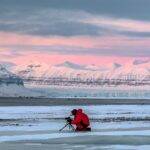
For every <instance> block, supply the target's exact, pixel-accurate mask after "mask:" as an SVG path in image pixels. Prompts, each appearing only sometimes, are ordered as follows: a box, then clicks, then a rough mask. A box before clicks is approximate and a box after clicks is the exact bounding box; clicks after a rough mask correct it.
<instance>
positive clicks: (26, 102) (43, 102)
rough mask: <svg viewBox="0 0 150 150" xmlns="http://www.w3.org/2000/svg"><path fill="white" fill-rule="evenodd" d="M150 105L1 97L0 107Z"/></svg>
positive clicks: (149, 101) (146, 102)
mask: <svg viewBox="0 0 150 150" xmlns="http://www.w3.org/2000/svg"><path fill="white" fill-rule="evenodd" d="M58 105H68V106H69V105H150V99H95V98H22V97H19V98H18V97H13V98H11V97H7V98H4V97H0V106H58Z"/></svg>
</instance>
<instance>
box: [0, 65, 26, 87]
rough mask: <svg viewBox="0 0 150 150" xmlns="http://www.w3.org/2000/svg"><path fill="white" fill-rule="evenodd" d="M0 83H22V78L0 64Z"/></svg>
mask: <svg viewBox="0 0 150 150" xmlns="http://www.w3.org/2000/svg"><path fill="white" fill-rule="evenodd" d="M1 84H7V85H8V84H17V85H23V80H22V79H21V78H20V77H18V76H16V75H15V74H13V73H11V72H10V71H8V70H7V69H6V68H5V67H3V66H2V65H0V85H1Z"/></svg>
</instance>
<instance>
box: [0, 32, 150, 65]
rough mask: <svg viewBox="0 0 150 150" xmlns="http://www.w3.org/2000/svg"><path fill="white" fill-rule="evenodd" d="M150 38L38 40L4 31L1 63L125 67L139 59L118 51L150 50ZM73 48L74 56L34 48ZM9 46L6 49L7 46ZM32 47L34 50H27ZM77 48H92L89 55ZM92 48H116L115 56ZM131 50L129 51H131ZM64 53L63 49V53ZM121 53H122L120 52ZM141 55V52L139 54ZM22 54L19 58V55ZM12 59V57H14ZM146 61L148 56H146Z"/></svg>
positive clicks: (55, 38)
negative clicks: (140, 48) (94, 50)
mask: <svg viewBox="0 0 150 150" xmlns="http://www.w3.org/2000/svg"><path fill="white" fill-rule="evenodd" d="M149 41H150V39H149V38H145V39H134V38H132V40H131V39H130V38H127V37H124V36H102V37H88V36H78V37H77V36H75V37H54V36H53V37H38V36H29V35H19V34H14V33H5V32H0V60H1V61H10V62H14V63H16V64H23V63H28V62H31V61H32V62H34V61H35V62H44V63H48V64H51V65H53V64H59V63H62V62H64V61H71V62H74V63H80V64H96V65H102V64H103V65H105V64H106V63H111V62H118V63H122V64H125V63H126V62H129V61H133V59H136V57H131V56H117V54H116V53H115V50H116V48H118V49H119V48H123V49H125V50H126V48H134V49H135V48H137V49H138V48H139V47H143V48H148V47H150V42H149ZM58 45H59V46H69V47H72V53H69V54H66V53H64V54H62V53H59V52H55V51H53V53H52V52H49V50H48V49H47V50H44V51H42V50H41V51H36V50H33V49H32V46H37V47H38V46H58ZM5 46H6V47H5ZM14 46H22V47H20V49H19V50H18V49H17V50H14V51H12V50H13V47H14ZM26 46H30V47H26ZM74 47H79V48H84V49H85V50H86V49H90V50H89V51H86V52H85V53H83V52H82V53H81V54H80V53H79V54H77V55H76V54H74V52H73V51H76V49H73V48H74ZM92 48H93V49H95V48H98V49H100V50H101V49H103V51H105V50H107V49H112V50H113V49H114V55H113V54H111V55H109V54H108V56H107V55H103V54H102V55H97V54H96V53H94V52H93V54H91V51H92ZM127 50H128V49H127ZM61 51H62V52H63V48H62V50H61ZM120 51H121V50H120ZM88 52H89V53H88ZM137 53H138V51H137ZM17 54H19V55H17ZM11 56H12V57H11ZM142 58H144V57H142ZM145 58H146V57H145Z"/></svg>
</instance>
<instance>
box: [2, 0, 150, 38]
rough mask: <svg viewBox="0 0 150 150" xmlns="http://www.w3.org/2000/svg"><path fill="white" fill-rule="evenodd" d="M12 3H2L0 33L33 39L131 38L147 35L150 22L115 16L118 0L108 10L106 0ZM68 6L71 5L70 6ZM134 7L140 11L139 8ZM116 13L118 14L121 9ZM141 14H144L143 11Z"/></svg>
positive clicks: (149, 31) (15, 0)
mask: <svg viewBox="0 0 150 150" xmlns="http://www.w3.org/2000/svg"><path fill="white" fill-rule="evenodd" d="M6 1H7V0H6ZM12 1H13V3H12ZM12 1H11V2H9V3H8V4H7V5H6V2H5V1H3V0H2V3H1V6H0V8H1V10H0V12H1V16H0V31H3V32H14V33H19V34H26V35H34V36H66V37H68V36H81V35H83V36H86V35H87V36H104V35H110V34H112V35H117V34H120V35H126V36H135V37H149V36H150V19H149V20H147V21H146V20H143V19H142V20H141V18H136V19H135V18H132V17H130V14H128V16H127V17H125V16H124V15H122V16H118V15H116V12H118V13H119V10H120V8H118V7H117V6H116V7H115V6H114V5H115V3H117V4H120V6H121V7H122V3H121V2H119V1H118V0H116V1H114V0H112V1H114V4H113V6H112V7H110V6H108V4H109V5H110V4H111V3H112V1H109V2H108V0H105V2H104V1H103V0H102V1H101V2H98V1H97V0H94V1H95V3H92V4H91V3H90V2H89V1H88V2H87V3H86V5H85V6H84V5H83V4H84V3H85V1H84V0H83V2H81V1H78V0H77V1H76V2H73V1H72V0H71V1H70V2H69V1H67V0H65V1H64V3H63V4H62V3H60V1H59V0H56V1H53V0H49V1H48V0H44V1H41V0H37V1H35V0H33V1H32V2H30V3H29V1H28V0H27V1H22V0H21V1H17V0H12ZM127 1H128V0H127ZM133 1H134V0H132V2H131V3H133ZM17 2H18V3H17ZM65 4H66V5H65ZM69 4H70V5H69ZM71 4H74V5H73V6H72V7H71ZM90 4H91V6H90ZM96 4H99V7H102V6H101V4H103V6H104V8H106V12H105V11H104V9H103V11H102V12H101V11H100V10H98V8H97V5H96ZM123 4H124V6H125V7H127V6H126V3H124V2H123ZM137 4H141V2H140V1H139V0H137ZM137 4H136V6H137ZM143 4H144V6H146V4H147V3H146V2H145V1H144V2H143ZM61 5H62V6H61ZM80 5H81V6H80ZM94 6H95V7H96V8H95V9H96V10H97V11H96V13H94ZM113 7H115V8H116V9H114V8H113ZM137 7H139V8H140V6H139V5H138V6H137ZM129 8H130V6H129ZM118 9H119V10H118ZM126 9H127V8H126ZM87 10H90V11H87ZM111 11H112V12H111ZM104 12H105V13H104ZM110 12H111V13H110ZM124 12H126V11H124ZM120 13H122V11H121V10H120ZM120 13H119V14H120ZM145 14H147V13H146V11H145ZM124 17H125V18H124Z"/></svg>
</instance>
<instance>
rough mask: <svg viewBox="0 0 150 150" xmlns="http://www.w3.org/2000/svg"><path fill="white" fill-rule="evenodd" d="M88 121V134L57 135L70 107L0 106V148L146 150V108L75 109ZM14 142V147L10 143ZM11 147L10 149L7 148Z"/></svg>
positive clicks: (149, 142) (149, 136)
mask: <svg viewBox="0 0 150 150" xmlns="http://www.w3.org/2000/svg"><path fill="white" fill-rule="evenodd" d="M75 107H76V108H82V109H83V110H84V111H85V112H86V113H87V114H88V115H89V116H90V119H91V127H92V132H88V133H73V132H71V131H69V128H65V130H64V131H62V132H59V129H60V128H61V127H63V125H64V124H65V121H64V117H67V116H69V115H70V113H69V112H70V111H71V110H72V109H73V108H74V106H40V107H39V106H34V107H25V106H21V107H20V106H18V107H0V114H1V115H0V147H2V148H3V149H9V147H11V149H12V150H13V148H12V147H14V149H15V150H16V149H19V148H21V147H20V146H21V145H22V144H23V145H24V149H25V150H26V149H27V150H30V149H31V150H32V149H34V148H35V149H38V150H47V149H72V150H77V149H79V148H80V149H81V148H82V149H90V150H93V149H105V150H106V149H113V150H116V149H119V150H120V149H123V150H125V149H126V150H130V149H132V150H138V149H139V150H140V149H144V150H149V149H150V109H149V108H150V107H149V106H148V105H121V106H120V105H101V106H75ZM14 143H15V144H14ZM11 144H13V146H12V145H11Z"/></svg>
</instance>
